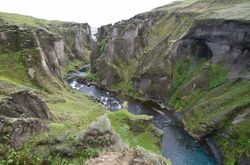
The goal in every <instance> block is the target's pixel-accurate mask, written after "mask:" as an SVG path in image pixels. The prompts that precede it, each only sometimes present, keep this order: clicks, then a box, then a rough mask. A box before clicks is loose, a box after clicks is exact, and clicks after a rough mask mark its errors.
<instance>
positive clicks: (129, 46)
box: [90, 0, 250, 164]
mask: <svg viewBox="0 0 250 165" xmlns="http://www.w3.org/2000/svg"><path fill="white" fill-rule="evenodd" d="M249 9H250V3H249V2H248V1H246V0H242V1H236V0H232V1H230V2H228V1H214V0H210V1H203V0H197V1H184V2H175V3H172V4H170V5H167V6H163V7H160V8H156V9H154V10H152V11H150V12H147V13H143V14H139V15H137V16H135V17H133V18H131V19H129V20H125V21H121V22H118V23H116V24H114V25H106V26H102V27H101V28H99V30H98V34H97V43H96V44H95V48H96V49H95V51H93V52H92V54H91V57H90V61H91V68H92V71H93V72H95V73H96V75H97V77H98V80H97V81H98V84H99V85H100V86H102V87H105V88H107V89H110V90H116V91H121V92H123V93H126V94H128V95H131V96H133V97H137V98H138V97H139V98H146V99H152V100H156V101H159V102H164V103H166V104H170V105H171V106H172V107H173V108H174V109H175V110H176V111H177V112H179V113H180V114H181V119H182V121H183V123H184V124H185V126H186V128H187V130H188V131H189V133H190V134H191V135H193V136H194V137H196V138H197V139H199V140H203V139H205V138H206V137H213V138H214V139H216V140H217V142H218V143H219V145H220V147H221V149H222V152H223V154H224V157H225V163H226V164H230V163H235V162H238V163H239V162H241V160H245V159H249V158H246V155H247V153H249V149H250V145H249V142H248V139H249V131H248V129H247V128H246V127H247V126H249V124H250V123H249V122H250V117H249V116H250V113H249V112H250V111H249V108H250V95H249V93H250V83H249V79H250V65H249V64H250V46H249V45H250V16H249ZM232 150H233V151H232ZM241 163H242V162H241Z"/></svg>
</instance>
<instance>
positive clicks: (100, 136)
mask: <svg viewBox="0 0 250 165" xmlns="http://www.w3.org/2000/svg"><path fill="white" fill-rule="evenodd" d="M76 141H77V142H76V147H77V148H78V149H81V148H88V147H91V148H96V147H102V148H103V149H105V150H108V151H119V150H121V149H123V148H126V147H127V145H126V144H125V143H124V142H123V141H122V139H121V137H120V136H119V135H118V134H117V133H115V132H114V131H113V130H112V127H111V123H110V121H109V119H108V116H107V115H103V116H101V117H99V118H98V119H97V121H96V122H93V123H91V124H90V126H89V127H88V128H87V129H86V130H83V131H82V132H80V133H79V134H78V135H77V140H76Z"/></svg>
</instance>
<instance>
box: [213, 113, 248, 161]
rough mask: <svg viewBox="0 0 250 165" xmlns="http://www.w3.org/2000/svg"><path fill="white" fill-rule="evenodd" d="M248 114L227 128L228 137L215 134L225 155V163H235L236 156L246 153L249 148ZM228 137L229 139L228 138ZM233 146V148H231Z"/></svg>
mask: <svg viewBox="0 0 250 165" xmlns="http://www.w3.org/2000/svg"><path fill="white" fill-rule="evenodd" d="M249 125H250V116H249V115H248V116H246V117H245V119H243V121H241V122H239V123H237V124H234V125H232V126H230V127H229V128H228V129H227V130H229V131H228V132H227V136H229V137H228V138H225V137H224V136H222V135H221V134H219V135H217V136H216V140H217V141H218V142H219V144H220V147H221V149H222V152H223V153H224V155H225V164H236V163H237V162H238V157H239V155H240V154H242V153H247V152H248V150H249V148H250V140H249V136H250V130H249ZM228 139H230V140H228ZM232 148H233V149H232Z"/></svg>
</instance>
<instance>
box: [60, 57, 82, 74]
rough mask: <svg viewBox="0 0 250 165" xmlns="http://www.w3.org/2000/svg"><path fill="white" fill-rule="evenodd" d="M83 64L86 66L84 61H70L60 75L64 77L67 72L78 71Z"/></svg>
mask: <svg viewBox="0 0 250 165" xmlns="http://www.w3.org/2000/svg"><path fill="white" fill-rule="evenodd" d="M84 64H86V62H85V61H80V60H77V59H74V60H70V61H69V63H68V64H67V65H66V66H65V67H63V68H62V75H63V76H66V75H67V74H68V73H69V72H71V71H75V70H77V69H80V67H82V66H83V65H84Z"/></svg>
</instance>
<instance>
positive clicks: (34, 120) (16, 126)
mask: <svg viewBox="0 0 250 165" xmlns="http://www.w3.org/2000/svg"><path fill="white" fill-rule="evenodd" d="M52 119H54V116H53V114H52V113H51V112H50V111H49V109H48V107H47V105H46V103H45V102H43V101H42V100H41V98H39V97H38V96H36V95H34V94H32V93H31V92H29V91H21V92H17V93H13V94H12V95H11V96H10V98H6V99H3V100H2V101H1V102H0V142H1V143H6V144H9V145H11V146H13V147H15V148H18V147H20V146H21V145H22V143H23V142H24V141H25V140H27V139H28V138H30V136H32V135H36V134H38V133H41V132H43V131H45V130H47V129H48V128H47V126H46V124H45V123H44V122H43V121H42V120H52Z"/></svg>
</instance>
